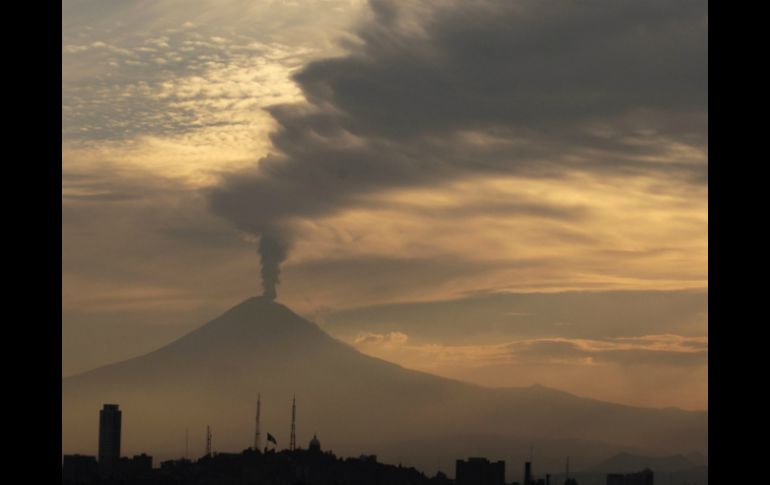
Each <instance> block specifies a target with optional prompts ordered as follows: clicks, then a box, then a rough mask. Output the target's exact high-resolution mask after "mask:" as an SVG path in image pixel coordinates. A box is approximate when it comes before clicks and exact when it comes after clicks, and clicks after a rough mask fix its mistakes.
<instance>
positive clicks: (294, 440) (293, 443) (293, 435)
mask: <svg viewBox="0 0 770 485" xmlns="http://www.w3.org/2000/svg"><path fill="white" fill-rule="evenodd" d="M296 420H297V402H296V395H294V396H292V397H291V437H290V438H289V450H291V451H294V450H295V449H296V447H297V429H296Z"/></svg>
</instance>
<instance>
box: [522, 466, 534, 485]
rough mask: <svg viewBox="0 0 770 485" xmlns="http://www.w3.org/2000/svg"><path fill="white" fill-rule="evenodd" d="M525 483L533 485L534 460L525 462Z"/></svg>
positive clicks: (525, 484)
mask: <svg viewBox="0 0 770 485" xmlns="http://www.w3.org/2000/svg"><path fill="white" fill-rule="evenodd" d="M524 485H533V483H532V462H529V461H527V462H524Z"/></svg>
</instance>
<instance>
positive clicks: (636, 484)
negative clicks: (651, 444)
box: [607, 468, 654, 485]
mask: <svg viewBox="0 0 770 485" xmlns="http://www.w3.org/2000/svg"><path fill="white" fill-rule="evenodd" d="M653 479H654V475H653V473H652V470H650V469H649V468H645V469H644V470H642V471H640V472H637V473H628V474H622V473H610V474H608V475H607V485H653Z"/></svg>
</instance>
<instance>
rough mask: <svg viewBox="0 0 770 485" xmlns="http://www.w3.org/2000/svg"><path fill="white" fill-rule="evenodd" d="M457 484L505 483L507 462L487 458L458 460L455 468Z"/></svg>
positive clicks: (489, 484)
mask: <svg viewBox="0 0 770 485" xmlns="http://www.w3.org/2000/svg"><path fill="white" fill-rule="evenodd" d="M455 483H456V485H504V484H505V462H504V461H497V462H494V463H492V462H490V461H489V460H487V459H486V458H468V460H467V461H464V460H457V462H456V468H455Z"/></svg>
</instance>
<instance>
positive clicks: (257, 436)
mask: <svg viewBox="0 0 770 485" xmlns="http://www.w3.org/2000/svg"><path fill="white" fill-rule="evenodd" d="M260 397H261V396H260V395H259V394H257V423H256V426H255V428H254V449H255V450H257V451H259V449H260V447H261V445H262V437H261V436H260V433H259V404H260Z"/></svg>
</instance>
